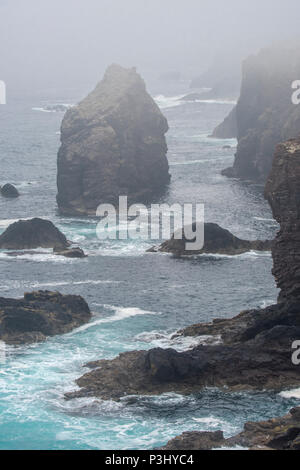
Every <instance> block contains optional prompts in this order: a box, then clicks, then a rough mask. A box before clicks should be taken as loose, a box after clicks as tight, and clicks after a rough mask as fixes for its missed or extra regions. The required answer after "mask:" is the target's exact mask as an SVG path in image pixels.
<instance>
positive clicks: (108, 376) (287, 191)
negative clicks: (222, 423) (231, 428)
mask: <svg viewBox="0 0 300 470" xmlns="http://www.w3.org/2000/svg"><path fill="white" fill-rule="evenodd" d="M284 152H285V153H284ZM285 165H286V166H287V169H288V170H289V171H282V167H283V168H284V167H285ZM299 167H300V141H292V142H287V143H285V144H282V146H281V147H280V146H279V148H278V150H277V152H276V155H275V160H274V164H273V170H272V172H271V175H270V178H269V181H268V184H267V187H266V196H267V197H268V199H269V200H270V204H271V207H272V210H273V214H274V217H275V218H276V219H277V221H278V222H279V223H280V224H281V230H280V232H279V234H278V235H277V238H276V242H275V244H274V247H273V256H274V265H275V268H274V270H275V272H276V269H277V268H276V266H277V265H278V263H279V262H280V260H281V262H282V261H283V260H284V259H285V258H284V256H285V249H284V248H283V249H282V246H283V247H284V246H285V240H289V239H290V237H292V238H291V239H292V240H294V241H295V240H298V238H297V235H298V230H299V217H300V214H299V210H298V208H299V205H298V203H299V196H300V192H299V191H300V187H299V184H297V183H298V181H299V179H298V172H299ZM278 188H280V190H279V189H278ZM293 247H294V250H296V252H297V253H299V246H298V245H297V244H294V245H293ZM282 257H283V258H282ZM293 260H294V261H293V263H291V262H290V264H289V266H288V267H287V268H288V269H286V271H285V273H286V276H285V277H284V279H282V277H280V278H276V279H277V282H278V286H279V287H280V288H281V289H282V292H281V295H280V297H279V302H278V304H277V305H273V306H270V307H267V308H266V309H261V310H251V311H246V312H242V313H241V314H240V315H239V316H237V317H236V318H233V319H230V320H215V321H214V322H212V323H210V324H200V325H195V326H192V327H189V328H187V329H186V330H184V331H182V332H180V333H178V334H182V335H191V336H193V335H197V336H203V335H206V336H207V335H209V336H214V337H215V338H221V341H222V342H221V344H215V345H213V344H212V345H208V346H198V347H196V348H195V349H193V350H192V351H186V352H182V353H178V352H176V351H175V350H172V349H160V348H157V349H152V350H150V351H132V352H127V353H124V354H121V355H120V356H118V357H117V358H115V359H113V360H102V361H98V362H97V361H96V362H94V363H90V364H88V365H87V366H88V367H89V368H91V369H92V370H91V371H90V372H88V373H86V374H85V375H83V376H82V377H81V378H80V379H78V380H77V385H78V386H79V387H80V390H78V391H76V392H74V393H69V394H67V395H66V398H67V399H72V398H76V397H84V396H95V397H100V398H102V399H113V400H119V399H120V398H122V397H124V396H126V395H140V394H141V395H157V394H161V393H165V392H178V393H182V394H190V393H194V392H198V391H200V390H201V389H203V388H204V387H221V388H222V387H225V388H226V389H227V390H228V389H229V390H264V389H270V390H283V389H286V388H290V387H294V386H297V385H299V380H300V368H299V367H298V366H296V365H294V364H293V362H292V344H293V342H294V341H296V340H298V339H299V338H300V319H299V318H300V316H299V312H300V297H299V290H298V287H297V286H298V280H299V269H298V266H299V259H298V257H294V258H293ZM290 261H291V260H290ZM286 283H287V285H286Z"/></svg>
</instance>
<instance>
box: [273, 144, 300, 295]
mask: <svg viewBox="0 0 300 470" xmlns="http://www.w3.org/2000/svg"><path fill="white" fill-rule="evenodd" d="M265 193H266V197H267V199H268V200H269V203H270V205H271V208H272V211H273V215H274V218H275V219H276V220H277V221H278V222H279V223H280V232H279V233H278V235H277V237H276V240H275V243H274V246H273V259H274V269H273V274H274V276H275V278H276V281H277V284H278V287H279V288H280V289H281V293H280V297H279V300H280V301H281V300H282V301H284V300H285V299H291V298H297V299H298V300H300V139H297V140H290V141H288V142H285V143H283V144H280V145H278V146H277V149H276V153H275V158H274V161H273V166H272V171H271V174H270V176H269V178H268V181H267V184H266V190H265Z"/></svg>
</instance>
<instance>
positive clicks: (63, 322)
mask: <svg viewBox="0 0 300 470" xmlns="http://www.w3.org/2000/svg"><path fill="white" fill-rule="evenodd" d="M90 318H91V312H90V309H89V307H88V305H87V303H86V302H85V300H84V299H83V298H82V297H80V296H75V295H62V294H59V293H58V292H48V291H39V292H32V293H28V294H25V295H24V298H23V299H7V298H0V340H1V341H4V342H5V343H7V344H13V345H18V344H27V343H36V342H39V341H44V340H45V339H46V337H47V336H54V335H58V334H62V333H68V332H69V331H71V330H73V329H74V328H77V327H79V326H80V325H83V324H84V323H87V322H88V321H89V320H90Z"/></svg>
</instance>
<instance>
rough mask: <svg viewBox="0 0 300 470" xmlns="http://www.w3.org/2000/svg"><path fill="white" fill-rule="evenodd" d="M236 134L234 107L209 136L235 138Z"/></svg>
mask: <svg viewBox="0 0 300 470" xmlns="http://www.w3.org/2000/svg"><path fill="white" fill-rule="evenodd" d="M237 135H238V125H237V117H236V107H234V108H233V110H232V111H231V112H230V113H229V115H228V116H227V117H226V118H225V119H224V121H223V122H222V123H221V124H219V125H218V127H216V128H215V130H214V131H213V133H212V136H211V137H214V138H215V139H235V138H236V137H237Z"/></svg>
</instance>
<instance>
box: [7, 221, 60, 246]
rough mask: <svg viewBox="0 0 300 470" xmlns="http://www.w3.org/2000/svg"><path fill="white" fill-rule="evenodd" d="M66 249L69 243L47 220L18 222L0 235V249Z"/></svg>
mask: <svg viewBox="0 0 300 470" xmlns="http://www.w3.org/2000/svg"><path fill="white" fill-rule="evenodd" d="M55 246H56V247H61V248H65V249H66V248H67V247H68V246H69V242H68V240H67V239H66V237H65V235H64V234H63V233H61V232H60V231H59V230H58V228H56V227H55V225H54V224H53V223H52V222H50V221H49V220H44V219H39V218H35V219H31V220H19V221H18V222H15V223H13V224H11V225H10V226H9V227H8V228H7V229H6V230H5V232H4V233H2V235H0V249H2V250H3V249H6V250H28V249H35V248H54V247H55Z"/></svg>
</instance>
